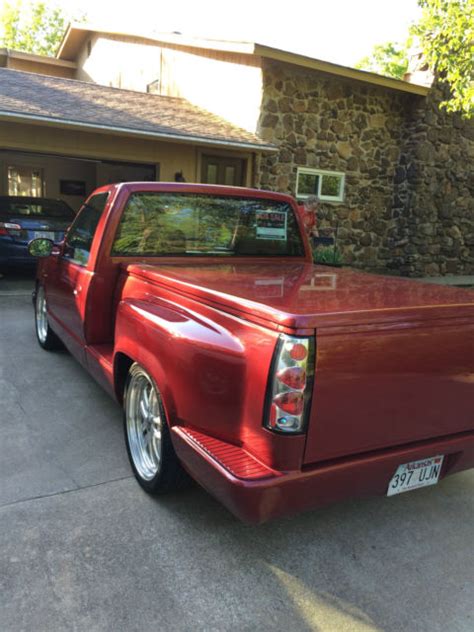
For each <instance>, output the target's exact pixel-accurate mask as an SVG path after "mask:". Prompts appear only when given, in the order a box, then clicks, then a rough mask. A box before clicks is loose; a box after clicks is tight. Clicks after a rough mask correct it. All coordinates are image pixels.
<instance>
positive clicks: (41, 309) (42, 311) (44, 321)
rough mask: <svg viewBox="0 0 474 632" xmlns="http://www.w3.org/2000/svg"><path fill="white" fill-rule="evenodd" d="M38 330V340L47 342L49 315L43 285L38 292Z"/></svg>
mask: <svg viewBox="0 0 474 632" xmlns="http://www.w3.org/2000/svg"><path fill="white" fill-rule="evenodd" d="M36 332H37V334H38V340H39V341H40V342H41V343H43V344H45V343H46V339H47V336H48V315H47V312H46V297H45V295H44V288H43V287H41V286H40V287H39V288H38V291H37V293H36Z"/></svg>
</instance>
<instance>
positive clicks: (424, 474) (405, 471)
mask: <svg viewBox="0 0 474 632" xmlns="http://www.w3.org/2000/svg"><path fill="white" fill-rule="evenodd" d="M443 459H444V456H441V455H440V456H433V457H430V458H429V459H421V460H420V461H412V462H411V463H405V464H404V465H399V466H398V468H397V471H396V472H395V474H394V475H393V477H392V480H391V481H390V483H389V484H388V490H387V496H394V495H395V494H402V493H403V492H409V491H411V490H412V489H419V488H420V487H428V486H429V485H436V483H437V482H438V479H439V475H440V473H441V466H442V465H443Z"/></svg>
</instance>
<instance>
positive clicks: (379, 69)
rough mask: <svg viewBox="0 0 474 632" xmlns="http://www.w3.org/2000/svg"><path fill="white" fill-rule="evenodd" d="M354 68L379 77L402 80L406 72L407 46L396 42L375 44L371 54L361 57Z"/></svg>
mask: <svg viewBox="0 0 474 632" xmlns="http://www.w3.org/2000/svg"><path fill="white" fill-rule="evenodd" d="M355 67H356V68H360V69H361V70H368V71H370V72H376V73H377V74H379V75H386V76H388V77H395V78H396V79H403V75H404V74H405V73H406V72H407V70H408V54H407V45H406V44H399V43H398V42H387V43H386V44H377V45H375V46H374V48H373V49H372V53H371V54H370V55H367V56H366V57H363V58H362V59H361V60H360V61H359V62H357V64H356V65H355Z"/></svg>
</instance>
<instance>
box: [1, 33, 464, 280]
mask: <svg viewBox="0 0 474 632" xmlns="http://www.w3.org/2000/svg"><path fill="white" fill-rule="evenodd" d="M0 59H1V55H0ZM41 63H42V64H43V65H42V70H38V68H39V66H40V65H41ZM20 64H23V67H22V68H21V70H23V71H24V70H28V69H27V68H26V67H25V65H27V60H25V59H20V58H19V57H15V56H14V55H11V56H10V59H9V67H10V68H19V65H20ZM31 64H32V68H31V71H32V72H33V73H38V72H42V73H43V74H44V75H49V77H47V76H43V77H41V78H40V75H37V76H34V75H31V74H30V75H26V74H25V73H16V75H15V76H16V77H17V78H18V80H19V79H20V74H21V77H22V79H21V82H22V83H21V85H22V88H21V91H22V94H23V95H25V94H26V85H25V82H28V81H29V82H30V84H31V86H32V87H31V92H29V93H28V94H29V95H30V96H29V97H28V99H23V100H21V99H17V101H16V102H14V107H13V109H12V99H11V95H10V97H9V99H10V100H9V101H8V99H7V103H5V102H4V100H2V99H3V92H4V87H3V86H4V85H5V83H4V81H2V76H0V133H1V138H2V141H3V139H4V138H6V137H8V143H7V144H6V143H4V142H2V147H5V149H8V151H9V153H8V159H9V160H10V159H11V158H14V157H15V158H16V157H17V156H18V157H19V158H21V160H19V161H17V162H16V163H12V164H18V165H21V164H26V163H25V162H22V161H26V162H29V164H30V165H32V164H33V163H32V160H33V158H34V159H35V160H36V159H38V160H39V162H38V163H35V165H37V167H38V168H39V169H41V168H42V169H44V170H45V171H43V172H42V173H43V181H45V180H44V178H45V174H46V175H47V165H48V164H49V163H50V161H53V159H54V160H56V161H59V162H60V164H61V165H63V167H65V166H66V165H72V173H76V169H77V168H78V167H79V164H80V166H81V169H82V171H81V174H82V175H81V177H77V178H74V177H73V176H72V175H64V176H61V177H60V178H59V181H60V182H64V183H65V184H64V187H63V190H64V188H65V189H66V190H69V191H71V190H73V188H74V184H73V181H74V179H76V180H78V181H80V182H86V186H85V188H86V190H89V185H91V184H92V183H93V182H94V184H99V183H102V182H103V181H110V179H111V178H112V179H113V178H120V179H131V178H133V179H136V178H138V177H140V179H148V178H156V179H162V180H169V179H174V176H175V174H176V173H180V172H182V173H183V175H184V177H185V178H186V179H187V180H188V181H201V182H217V183H231V184H237V185H241V184H245V185H252V186H258V187H264V188H269V189H274V190H279V191H283V192H289V193H291V194H293V195H296V196H297V197H298V198H300V199H304V198H305V197H307V196H308V195H310V194H316V195H318V196H319V197H320V199H321V201H322V209H321V213H320V226H321V230H322V232H324V231H326V232H328V234H329V233H332V232H334V230H335V229H336V228H337V234H338V244H339V246H340V248H341V250H342V254H343V257H344V259H345V261H346V262H348V263H351V264H353V265H356V266H360V267H364V268H367V269H371V270H377V271H387V270H388V271H390V270H394V271H401V272H402V273H405V274H411V275H429V274H433V275H438V274H445V273H451V274H472V273H473V272H474V207H473V195H472V192H473V191H472V187H473V178H472V176H473V171H472V159H473V158H474V127H473V124H472V122H470V121H466V120H463V119H462V118H461V117H459V116H457V115H450V114H447V113H446V112H445V111H444V110H439V108H438V103H439V101H440V100H441V98H442V93H443V86H442V85H439V84H435V85H434V87H432V88H430V87H429V86H425V85H417V84H413V83H410V82H407V81H399V80H395V79H391V78H387V77H381V76H379V75H375V74H373V73H367V72H363V71H360V70H355V69H352V68H346V67H343V66H339V65H336V64H331V63H327V62H323V61H320V60H316V59H311V58H308V57H304V56H301V55H296V54H293V53H289V52H286V51H283V50H277V49H274V48H269V47H266V46H262V45H259V44H256V43H247V42H222V41H216V40H200V39H197V38H189V37H184V36H183V35H180V34H155V35H153V36H150V35H132V34H127V33H117V32H110V31H107V30H103V29H98V28H94V27H92V26H85V25H71V26H70V27H69V28H68V29H67V31H66V33H65V36H64V38H63V41H62V43H61V46H60V48H59V51H58V54H57V57H56V59H55V60H54V63H53V61H52V60H48V61H46V60H44V61H41V60H38V59H35V60H33V59H32V60H31ZM48 64H49V65H48ZM0 65H1V64H0ZM3 65H8V64H3ZM33 65H34V68H33ZM0 72H3V73H8V72H9V71H8V70H5V71H0ZM60 73H62V74H61V75H60ZM67 73H70V75H69V78H68V79H66V78H64V77H65V74H67ZM10 74H11V75H12V74H15V73H11V72H10ZM51 75H55V78H53V77H52V76H51ZM59 75H60V76H59ZM3 76H5V75H3ZM51 82H54V85H53V83H51ZM13 83H15V82H13ZM39 84H41V90H42V92H41V94H42V95H43V98H41V99H40V102H38V101H34V99H33V102H34V103H36V106H35V107H33V109H32V106H31V105H29V104H28V103H27V102H26V101H28V102H29V101H30V100H31V99H32V98H33V97H34V94H35V93H36V92H37V91H38V90H40V87H39ZM9 85H10V88H9V89H10V90H13V91H15V88H14V87H12V86H11V83H10V84H9ZM60 85H61V86H62V88H59V87H58V86H60ZM49 93H51V94H52V95H54V94H56V95H60V101H59V104H55V103H54V101H55V99H54V96H52V97H51V99H49V98H46V94H49ZM73 95H75V97H74V98H73ZM114 95H115V96H114ZM61 104H62V109H61V107H60V106H61ZM55 107H56V109H55ZM15 108H16V109H15ZM35 108H36V109H35ZM57 108H59V110H58V109H57ZM12 112H14V113H16V114H15V116H13V114H12ZM191 115H192V117H194V118H192V117H191ZM190 117H191V118H192V121H191V118H190ZM178 119H179V120H178ZM6 121H8V123H6ZM187 121H189V125H188V123H187ZM12 126H16V127H15V129H13V127H12ZM7 129H9V130H10V132H7ZM52 129H55V133H54V134H52V133H51V132H52ZM167 134H168V135H167ZM11 152H13V153H11ZM15 152H22V155H21V156H20V155H19V153H15ZM39 153H40V154H42V156H41V157H40V156H39V155H38V154H39ZM2 156H3V157H2ZM79 158H80V159H81V162H80V163H79V162H78V159H79ZM71 160H75V161H76V162H74V163H70V161H71ZM0 161H3V164H4V174H5V168H6V167H5V165H6V162H5V153H3V155H0ZM42 161H43V162H42ZM94 161H96V162H94ZM7 162H8V161H7ZM10 162H11V160H10ZM10 162H9V163H8V164H10ZM92 163H93V164H95V167H94V168H92V167H91V164H92ZM41 165H44V166H43V167H42V166H41ZM94 169H95V170H94ZM153 169H154V171H153ZM88 170H89V171H88ZM52 173H53V176H52V179H53V180H54V181H55V182H57V181H58V175H57V173H56V172H55V171H54V170H53V171H52ZM68 173H69V172H68ZM77 173H79V172H77ZM87 174H89V175H87ZM38 178H40V176H38ZM5 182H6V180H5V175H4V183H5ZM46 184H47V178H46ZM4 186H6V185H5V184H4ZM51 186H52V185H51V184H50V185H49V187H47V188H48V190H50V191H52V189H51ZM59 187H60V190H59V192H60V193H61V184H60V185H59Z"/></svg>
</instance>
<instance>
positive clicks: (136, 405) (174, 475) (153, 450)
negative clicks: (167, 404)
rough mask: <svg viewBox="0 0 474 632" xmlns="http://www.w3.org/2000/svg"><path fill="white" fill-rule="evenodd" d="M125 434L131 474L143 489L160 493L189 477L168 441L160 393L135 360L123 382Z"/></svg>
mask: <svg viewBox="0 0 474 632" xmlns="http://www.w3.org/2000/svg"><path fill="white" fill-rule="evenodd" d="M124 433H125V442H126V445H127V452H128V457H129V459H130V463H131V465H132V469H133V473H134V474H135V477H136V479H137V481H138V482H139V484H140V485H141V486H142V487H143V489H144V490H145V491H147V492H148V493H150V494H163V493H166V492H169V491H173V490H176V489H179V488H182V487H184V486H185V485H186V483H187V482H188V481H189V478H188V475H187V474H186V472H185V471H184V469H183V467H182V465H181V463H180V462H179V460H178V457H177V456H176V453H175V451H174V448H173V444H172V443H171V437H170V431H169V428H168V421H167V419H166V413H165V408H164V406H163V400H162V398H161V394H160V392H159V390H158V388H157V386H156V384H155V383H154V381H153V379H152V378H151V376H150V375H149V374H148V373H147V372H146V371H145V369H144V368H143V367H141V366H140V365H139V364H137V363H135V364H133V365H132V366H131V368H130V371H129V373H128V376H127V381H126V384H125V396H124Z"/></svg>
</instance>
